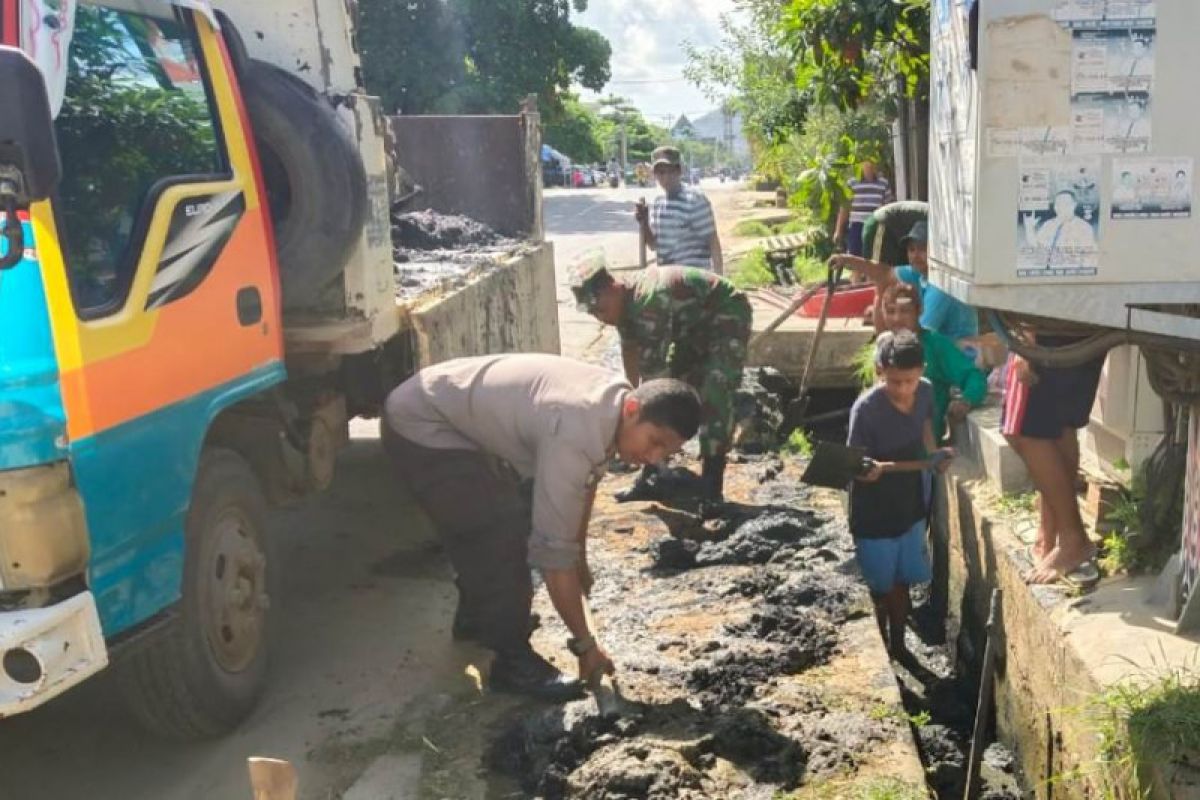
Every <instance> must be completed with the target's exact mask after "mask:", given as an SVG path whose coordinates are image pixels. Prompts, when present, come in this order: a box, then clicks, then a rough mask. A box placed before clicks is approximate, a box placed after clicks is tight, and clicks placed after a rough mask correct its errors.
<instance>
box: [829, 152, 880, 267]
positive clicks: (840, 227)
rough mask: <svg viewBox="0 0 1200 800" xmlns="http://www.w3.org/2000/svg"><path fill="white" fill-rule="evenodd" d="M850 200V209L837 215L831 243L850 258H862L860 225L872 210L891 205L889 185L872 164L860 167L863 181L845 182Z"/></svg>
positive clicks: (857, 179)
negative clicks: (843, 249)
mask: <svg viewBox="0 0 1200 800" xmlns="http://www.w3.org/2000/svg"><path fill="white" fill-rule="evenodd" d="M847 183H848V185H849V186H850V191H851V192H853V197H852V198H851V200H850V205H849V206H842V209H841V210H840V211H839V212H838V218H837V227H836V229H835V230H834V235H833V241H834V244H835V245H837V246H838V247H842V246H845V248H846V252H847V253H850V254H851V255H855V256H861V255H863V225H864V224H865V223H866V221H867V220H868V219H869V218H870V216H871V215H872V214H874V213H875V210H876V209H878V208H880V207H881V206H884V205H886V204H888V203H890V202H892V185H891V184H890V183H888V179H887V178H885V177H883V176H882V175H880V174H879V170H878V168H877V167H876V166H875V162H874V161H864V162H863V163H862V178H851V179H850V180H849V181H848V182H847Z"/></svg>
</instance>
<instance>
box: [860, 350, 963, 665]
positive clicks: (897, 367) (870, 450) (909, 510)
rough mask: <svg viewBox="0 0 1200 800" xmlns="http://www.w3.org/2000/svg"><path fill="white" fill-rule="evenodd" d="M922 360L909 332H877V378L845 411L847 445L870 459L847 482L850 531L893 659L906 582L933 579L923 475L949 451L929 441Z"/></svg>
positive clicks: (942, 464) (899, 642) (900, 644)
mask: <svg viewBox="0 0 1200 800" xmlns="http://www.w3.org/2000/svg"><path fill="white" fill-rule="evenodd" d="M924 361H925V354H924V352H923V349H922V347H921V341H920V339H918V338H917V337H916V335H914V334H913V333H911V332H909V331H901V332H900V333H895V334H893V333H883V334H881V335H880V337H879V340H878V342H876V346H875V371H876V374H877V375H878V376H879V383H878V384H877V385H876V386H875V387H874V388H873V389H870V390H869V391H867V392H866V393H865V394H863V395H862V396H861V397H859V398H858V400H857V401H856V402H855V403H854V408H853V409H852V410H851V412H850V437H849V444H850V445H851V446H854V447H863V448H866V451H867V452H866V454H867V457H868V458H869V459H871V461H872V462H873V463H872V465H871V469H870V470H869V471H867V472H866V473H865V474H863V475H862V476H860V477H859V478H858V479H857V480H856V481H855V482H854V484H853V485H852V486H851V487H850V532H851V534H853V536H854V546H855V558H856V559H857V560H858V564H859V568H860V569H861V570H862V573H863V578H864V579H865V580H866V582H867V587H868V588H869V589H870V590H871V599H872V601H873V602H874V603H875V619H876V621H877V622H878V623H879V632H880V634H881V635H882V636H883V638H884V641H885V642H887V643H888V651H889V652H890V653H891V654H892V656H893V657H894V658H902V657H903V656H904V655H905V654H906V653H907V650H906V648H905V646H904V627H905V622H906V621H907V619H908V614H909V611H910V610H911V609H912V600H911V598H910V596H909V590H908V587H909V586H911V585H912V584H914V583H926V582H928V581H929V580H930V579H931V577H932V574H931V571H930V566H929V556H928V554H927V552H926V546H925V529H926V518H927V516H928V509H927V507H926V504H925V490H924V484H923V482H922V472H923V471H924V470H926V469H937V470H938V471H944V470H945V469H946V467H947V466H948V465H949V459H950V458H951V457H952V456H953V454H954V451H953V450H950V449H949V448H945V449H942V450H938V449H937V446H936V444H935V441H934V438H933V387H932V386H930V384H929V382H928V381H926V380H924V379H923V378H922V374H923V373H924Z"/></svg>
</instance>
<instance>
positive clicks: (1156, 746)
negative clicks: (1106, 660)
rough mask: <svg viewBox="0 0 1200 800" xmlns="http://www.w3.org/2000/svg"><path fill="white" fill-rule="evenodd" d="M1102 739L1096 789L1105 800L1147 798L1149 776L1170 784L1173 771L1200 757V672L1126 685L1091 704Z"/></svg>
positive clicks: (1192, 669) (1191, 668) (1176, 672)
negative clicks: (1153, 772) (1155, 773)
mask: <svg viewBox="0 0 1200 800" xmlns="http://www.w3.org/2000/svg"><path fill="white" fill-rule="evenodd" d="M1089 705H1090V710H1091V712H1092V713H1093V714H1094V716H1095V719H1096V723H1097V725H1096V733H1097V735H1098V736H1099V739H1100V756H1099V776H1098V777H1099V783H1100V787H1101V790H1102V797H1103V798H1104V799H1105V800H1142V798H1145V797H1148V796H1149V788H1148V779H1147V772H1148V770H1149V769H1151V768H1154V769H1156V770H1157V771H1158V772H1159V775H1160V776H1162V777H1164V778H1165V779H1166V780H1168V781H1169V780H1170V775H1171V773H1172V772H1173V768H1174V767H1175V765H1178V764H1180V763H1183V762H1184V761H1190V762H1191V763H1195V759H1196V758H1197V755H1198V754H1200V671H1197V669H1196V665H1195V664H1191V665H1185V666H1183V667H1176V668H1172V669H1169V670H1167V671H1166V672H1160V673H1159V674H1158V675H1157V676H1156V677H1153V678H1149V679H1147V678H1141V679H1134V680H1130V681H1127V682H1124V683H1121V684H1118V685H1116V686H1113V687H1112V688H1110V689H1108V690H1106V691H1104V692H1102V693H1101V694H1099V695H1098V696H1097V697H1095V698H1094V699H1093V700H1092V702H1091V703H1090V704H1089Z"/></svg>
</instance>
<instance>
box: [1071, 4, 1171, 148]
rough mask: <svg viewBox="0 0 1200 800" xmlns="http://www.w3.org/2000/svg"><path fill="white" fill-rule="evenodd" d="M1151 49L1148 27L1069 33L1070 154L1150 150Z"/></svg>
mask: <svg viewBox="0 0 1200 800" xmlns="http://www.w3.org/2000/svg"><path fill="white" fill-rule="evenodd" d="M1154 50H1155V29H1154V28H1153V27H1152V26H1151V27H1142V28H1104V29H1095V30H1091V29H1085V30H1076V31H1074V33H1073V37H1072V47H1071V139H1072V146H1071V149H1072V152H1075V153H1146V152H1149V151H1150V143H1151V121H1150V117H1151V115H1150V111H1151V94H1152V90H1153V87H1154Z"/></svg>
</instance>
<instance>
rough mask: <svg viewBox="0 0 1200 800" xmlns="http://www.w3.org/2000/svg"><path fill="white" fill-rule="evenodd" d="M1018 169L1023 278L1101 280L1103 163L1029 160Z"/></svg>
mask: <svg viewBox="0 0 1200 800" xmlns="http://www.w3.org/2000/svg"><path fill="white" fill-rule="evenodd" d="M1018 170H1019V173H1020V181H1019V187H1020V188H1019V192H1020V197H1019V198H1018V208H1017V220H1016V222H1017V230H1016V235H1017V277H1019V278H1043V277H1071V276H1089V275H1095V274H1096V272H1097V270H1098V268H1099V244H1100V190H1099V184H1100V159H1099V158H1097V157H1082V158H1081V157H1072V158H1063V157H1047V156H1026V157H1022V158H1021V159H1020V161H1019V164H1018Z"/></svg>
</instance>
